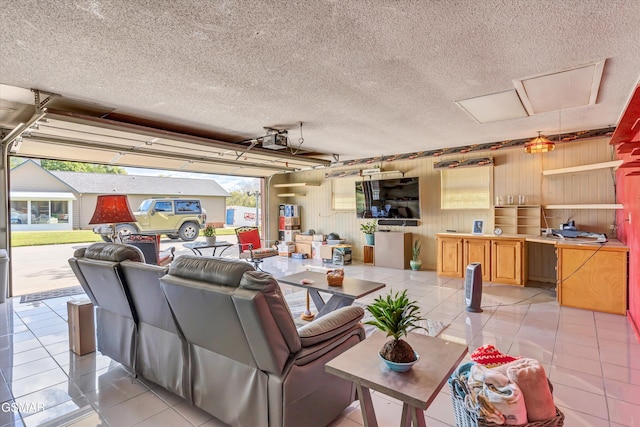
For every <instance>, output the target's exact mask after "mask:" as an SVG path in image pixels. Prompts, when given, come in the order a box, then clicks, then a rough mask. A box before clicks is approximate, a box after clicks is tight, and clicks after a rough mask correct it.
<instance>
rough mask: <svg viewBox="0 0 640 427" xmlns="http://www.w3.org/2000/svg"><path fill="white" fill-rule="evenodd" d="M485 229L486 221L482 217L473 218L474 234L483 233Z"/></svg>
mask: <svg viewBox="0 0 640 427" xmlns="http://www.w3.org/2000/svg"><path fill="white" fill-rule="evenodd" d="M483 230H484V221H483V220H481V219H474V220H473V229H472V231H471V233H472V234H483Z"/></svg>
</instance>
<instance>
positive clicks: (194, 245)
mask: <svg viewBox="0 0 640 427" xmlns="http://www.w3.org/2000/svg"><path fill="white" fill-rule="evenodd" d="M182 246H184V247H185V248H189V249H191V250H192V251H193V253H194V254H196V255H200V256H202V252H200V250H201V249H209V248H213V254H212V256H216V251H217V250H218V248H224V249H223V250H222V252H220V256H222V254H223V253H224V251H226V250H227V249H229V248H230V247H231V246H233V243H229V242H224V241H221V242H218V241H216V242H215V243H207V242H189V243H185V244H184V245H182Z"/></svg>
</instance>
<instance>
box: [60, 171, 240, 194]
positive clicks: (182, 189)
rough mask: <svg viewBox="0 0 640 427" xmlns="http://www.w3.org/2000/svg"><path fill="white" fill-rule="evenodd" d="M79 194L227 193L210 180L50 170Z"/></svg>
mask: <svg viewBox="0 0 640 427" xmlns="http://www.w3.org/2000/svg"><path fill="white" fill-rule="evenodd" d="M50 172H51V173H52V174H53V175H54V176H56V177H58V178H59V179H60V180H62V181H64V182H65V183H66V184H67V185H69V186H70V187H71V188H73V189H74V190H75V191H76V192H77V193H80V194H109V193H123V194H148V195H153V196H219V197H229V196H230V194H229V193H228V192H227V191H226V190H225V189H224V188H222V187H221V186H220V184H218V183H217V182H216V181H214V180H213V179H192V178H171V177H162V176H146V175H116V174H101V173H86V172H67V171H50Z"/></svg>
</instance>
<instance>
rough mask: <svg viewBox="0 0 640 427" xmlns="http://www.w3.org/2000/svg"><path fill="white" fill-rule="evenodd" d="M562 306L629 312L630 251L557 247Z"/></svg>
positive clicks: (613, 247)
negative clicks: (628, 277)
mask: <svg viewBox="0 0 640 427" xmlns="http://www.w3.org/2000/svg"><path fill="white" fill-rule="evenodd" d="M557 252H558V285H557V288H558V302H559V303H560V305H564V306H569V307H576V308H583V309H587V310H593V311H602V312H605V313H613V314H622V315H625V314H626V313H627V256H628V252H629V249H628V248H627V247H626V246H624V245H622V244H615V243H613V242H609V243H607V244H606V245H604V246H577V245H576V246H570V245H564V244H562V245H560V244H558V245H557Z"/></svg>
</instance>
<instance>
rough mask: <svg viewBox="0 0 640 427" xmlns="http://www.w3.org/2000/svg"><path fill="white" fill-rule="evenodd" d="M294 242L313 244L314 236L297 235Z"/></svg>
mask: <svg viewBox="0 0 640 427" xmlns="http://www.w3.org/2000/svg"><path fill="white" fill-rule="evenodd" d="M294 241H295V242H305V243H311V242H313V236H310V235H308V234H297V235H296V239H295V240H294Z"/></svg>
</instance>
